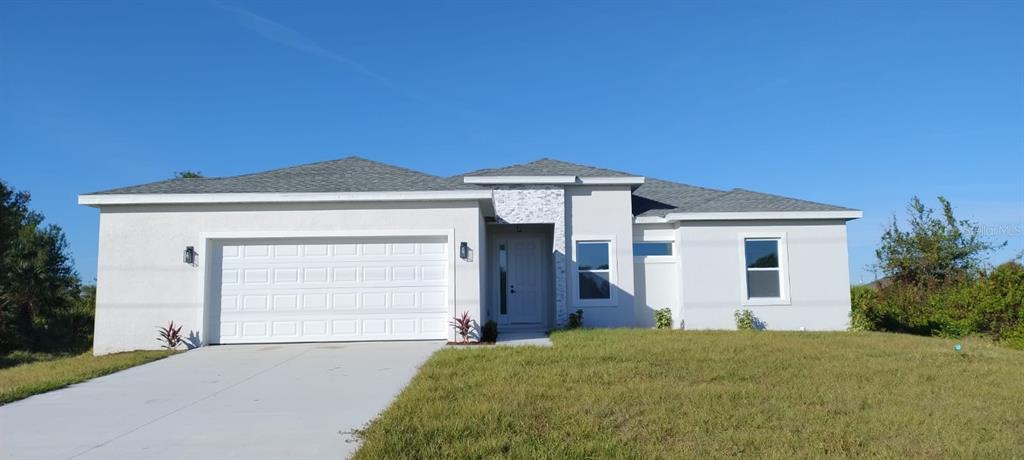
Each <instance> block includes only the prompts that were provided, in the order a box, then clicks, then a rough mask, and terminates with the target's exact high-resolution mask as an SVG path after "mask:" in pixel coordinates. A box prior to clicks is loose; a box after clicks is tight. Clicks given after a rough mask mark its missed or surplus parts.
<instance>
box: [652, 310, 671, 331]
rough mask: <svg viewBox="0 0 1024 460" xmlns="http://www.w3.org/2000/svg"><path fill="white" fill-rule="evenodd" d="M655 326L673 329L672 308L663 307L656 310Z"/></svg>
mask: <svg viewBox="0 0 1024 460" xmlns="http://www.w3.org/2000/svg"><path fill="white" fill-rule="evenodd" d="M654 327H655V328H656V329H672V309H671V308H662V309H660V310H655V311H654Z"/></svg>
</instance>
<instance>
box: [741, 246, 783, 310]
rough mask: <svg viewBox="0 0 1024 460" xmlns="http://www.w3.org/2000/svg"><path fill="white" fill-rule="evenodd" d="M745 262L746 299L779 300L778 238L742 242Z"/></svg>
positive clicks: (781, 291) (780, 295) (779, 265)
mask: <svg viewBox="0 0 1024 460" xmlns="http://www.w3.org/2000/svg"><path fill="white" fill-rule="evenodd" d="M743 253H744V258H745V260H746V267H745V270H746V278H747V283H746V284H747V298H748V299H781V298H782V296H783V289H782V281H783V279H784V278H783V276H782V275H783V274H782V265H781V263H780V262H779V238H746V239H744V240H743Z"/></svg>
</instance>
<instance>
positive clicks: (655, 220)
mask: <svg viewBox="0 0 1024 460" xmlns="http://www.w3.org/2000/svg"><path fill="white" fill-rule="evenodd" d="M666 222H668V219H665V218H664V217H658V216H640V217H634V218H633V223H634V224H664V223H666Z"/></svg>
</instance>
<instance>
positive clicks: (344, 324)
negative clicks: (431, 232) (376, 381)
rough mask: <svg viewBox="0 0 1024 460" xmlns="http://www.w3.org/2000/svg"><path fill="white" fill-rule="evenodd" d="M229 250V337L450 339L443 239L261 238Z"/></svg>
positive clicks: (225, 280)
mask: <svg viewBox="0 0 1024 460" xmlns="http://www.w3.org/2000/svg"><path fill="white" fill-rule="evenodd" d="M222 254H223V258H222V264H223V267H222V270H221V274H222V275H223V276H222V279H221V285H220V286H221V296H220V299H221V308H220V309H219V311H220V318H219V319H220V327H219V330H220V332H221V337H220V342H221V343H259V342H275V341H277V342H287V341H319V340H389V339H392V340H398V339H442V338H445V337H446V336H447V321H446V320H447V309H448V282H449V280H448V251H447V244H446V243H445V242H443V239H439V238H427V239H424V238H418V239H417V238H394V239H389V240H382V239H373V240H372V241H355V240H351V239H349V240H342V241H328V242H324V241H315V242H311V241H308V240H307V241H298V240H296V241H292V240H288V241H279V242H263V241H260V242H254V243H245V244H227V245H225V246H223V247H222Z"/></svg>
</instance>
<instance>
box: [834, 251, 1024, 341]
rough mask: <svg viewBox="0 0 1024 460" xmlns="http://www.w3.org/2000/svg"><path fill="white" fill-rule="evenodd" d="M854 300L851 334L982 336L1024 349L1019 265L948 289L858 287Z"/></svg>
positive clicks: (1023, 276)
mask: <svg viewBox="0 0 1024 460" xmlns="http://www.w3.org/2000/svg"><path fill="white" fill-rule="evenodd" d="M850 298H851V311H850V328H851V329H853V330H874V331H890V332H905V333H911V334H920V335H934V336H940V337H950V338H959V337H963V336H966V335H969V334H981V335H985V336H988V337H990V338H992V339H993V340H996V341H999V342H1003V343H1004V344H1005V345H1007V346H1013V347H1016V348H1024V306H1022V305H1024V266H1021V264H1019V263H1016V262H1008V263H1005V264H1002V265H1000V266H998V267H996V268H994V269H992V270H991V271H989V272H988V273H985V274H982V275H981V276H979V277H977V278H975V279H961V280H957V281H953V282H947V283H946V284H944V285H920V284H907V283H897V282H888V283H882V286H881V287H872V286H854V287H853V288H851V290H850Z"/></svg>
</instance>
